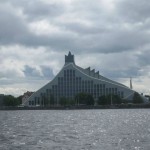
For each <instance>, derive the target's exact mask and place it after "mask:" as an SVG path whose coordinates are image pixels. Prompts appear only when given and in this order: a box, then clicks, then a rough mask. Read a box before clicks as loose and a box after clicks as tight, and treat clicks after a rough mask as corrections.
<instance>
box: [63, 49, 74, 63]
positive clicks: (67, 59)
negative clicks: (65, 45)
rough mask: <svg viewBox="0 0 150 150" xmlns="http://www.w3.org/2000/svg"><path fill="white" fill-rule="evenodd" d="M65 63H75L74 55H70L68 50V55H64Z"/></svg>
mask: <svg viewBox="0 0 150 150" xmlns="http://www.w3.org/2000/svg"><path fill="white" fill-rule="evenodd" d="M65 63H75V62H74V55H72V54H71V52H70V51H69V53H68V56H66V55H65Z"/></svg>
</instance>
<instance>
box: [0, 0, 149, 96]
mask: <svg viewBox="0 0 150 150" xmlns="http://www.w3.org/2000/svg"><path fill="white" fill-rule="evenodd" d="M68 51H71V52H72V53H73V54H74V55H75V61H76V64H77V65H79V66H81V67H83V68H86V67H89V66H91V68H92V69H94V68H95V69H96V71H98V70H99V71H100V74H102V75H104V76H106V77H108V78H111V79H113V80H116V81H118V82H121V83H123V84H125V85H127V86H129V79H130V77H132V81H133V88H134V90H137V91H138V92H140V93H142V92H143V93H149V92H150V3H149V0H142V1H141V0H0V93H3V94H12V95H14V96H19V95H21V94H23V93H24V92H26V91H27V90H28V91H36V90H37V89H39V88H40V87H42V86H43V85H44V84H46V83H47V82H49V81H50V80H52V79H53V78H54V76H55V75H56V74H57V73H58V72H59V70H60V69H61V68H62V67H63V65H64V55H65V54H67V53H68Z"/></svg>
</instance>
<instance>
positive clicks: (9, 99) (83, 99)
mask: <svg viewBox="0 0 150 150" xmlns="http://www.w3.org/2000/svg"><path fill="white" fill-rule="evenodd" d="M21 103H22V96H19V97H14V96H12V95H4V98H3V105H4V106H18V105H20V104H21ZM121 103H134V104H139V103H143V99H142V98H141V96H140V94H139V93H137V92H135V93H134V95H133V100H132V101H128V100H123V99H121V98H120V97H119V96H118V95H113V94H110V95H103V96H100V97H99V98H98V99H97V101H96V102H95V100H94V98H93V96H92V95H91V94H88V93H78V94H76V95H75V98H74V99H69V98H66V97H61V98H60V99H59V101H58V102H55V101H54V96H53V95H51V97H50V100H48V99H47V98H46V97H44V98H43V99H42V105H43V106H50V105H56V104H59V105H61V106H67V105H68V106H69V105H94V104H97V105H111V104H113V105H114V104H121Z"/></svg>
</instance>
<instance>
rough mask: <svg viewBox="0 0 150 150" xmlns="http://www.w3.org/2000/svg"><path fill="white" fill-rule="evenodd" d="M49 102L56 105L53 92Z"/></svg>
mask: <svg viewBox="0 0 150 150" xmlns="http://www.w3.org/2000/svg"><path fill="white" fill-rule="evenodd" d="M49 104H50V105H54V104H55V99H54V95H53V94H51V95H50V99H49Z"/></svg>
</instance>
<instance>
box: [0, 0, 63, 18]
mask: <svg viewBox="0 0 150 150" xmlns="http://www.w3.org/2000/svg"><path fill="white" fill-rule="evenodd" d="M2 2H3V3H10V4H11V5H12V6H13V7H15V8H17V9H21V10H22V11H23V13H24V15H25V16H26V17H27V18H28V19H30V21H33V20H39V19H51V18H52V17H56V16H58V15H61V14H63V13H64V11H65V8H64V7H65V5H62V4H61V3H54V2H53V3H50V2H44V1H41V0H32V1H27V0H21V1H20V0H11V1H10V0H2Z"/></svg>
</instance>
